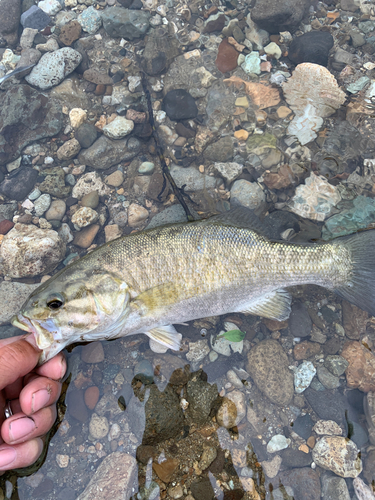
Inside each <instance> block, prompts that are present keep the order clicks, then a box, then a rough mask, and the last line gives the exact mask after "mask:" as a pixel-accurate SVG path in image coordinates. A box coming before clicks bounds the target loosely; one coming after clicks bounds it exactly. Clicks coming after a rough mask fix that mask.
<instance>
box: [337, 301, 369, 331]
mask: <svg viewBox="0 0 375 500" xmlns="http://www.w3.org/2000/svg"><path fill="white" fill-rule="evenodd" d="M342 321H343V327H344V330H345V335H346V336H347V337H348V338H349V339H352V340H359V339H360V336H361V334H362V333H366V325H367V322H368V313H367V312H366V311H362V309H360V308H359V307H357V306H354V305H353V304H351V303H350V302H348V301H346V300H344V301H343V303H342Z"/></svg>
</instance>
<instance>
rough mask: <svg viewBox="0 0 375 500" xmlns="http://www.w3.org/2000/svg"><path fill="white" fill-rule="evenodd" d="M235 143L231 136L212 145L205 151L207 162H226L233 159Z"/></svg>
mask: <svg viewBox="0 0 375 500" xmlns="http://www.w3.org/2000/svg"><path fill="white" fill-rule="evenodd" d="M233 154H234V150H233V142H232V138H231V137H230V136H226V137H222V138H221V139H219V140H218V141H216V142H215V143H214V144H210V145H209V146H207V148H206V149H205V151H204V153H203V156H204V157H205V158H206V159H207V160H211V161H217V162H226V161H230V160H232V158H233Z"/></svg>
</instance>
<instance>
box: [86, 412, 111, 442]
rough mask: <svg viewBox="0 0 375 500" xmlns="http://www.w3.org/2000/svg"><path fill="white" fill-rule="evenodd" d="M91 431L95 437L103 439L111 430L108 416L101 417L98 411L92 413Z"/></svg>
mask: <svg viewBox="0 0 375 500" xmlns="http://www.w3.org/2000/svg"><path fill="white" fill-rule="evenodd" d="M89 431H90V434H91V436H92V437H93V438H94V439H103V438H105V437H106V435H107V434H108V432H109V423H108V420H107V418H106V417H99V415H97V414H96V413H93V414H92V415H91V419H90V424H89Z"/></svg>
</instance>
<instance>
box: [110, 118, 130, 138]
mask: <svg viewBox="0 0 375 500" xmlns="http://www.w3.org/2000/svg"><path fill="white" fill-rule="evenodd" d="M133 129H134V122H133V121H132V120H127V119H126V118H125V117H124V116H117V117H116V118H115V119H114V120H113V121H111V123H108V125H105V126H104V127H103V134H105V135H106V136H107V137H109V138H110V139H122V138H123V137H125V136H127V135H129V134H130V132H131V131H132V130H133Z"/></svg>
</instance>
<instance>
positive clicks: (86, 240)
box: [73, 224, 100, 248]
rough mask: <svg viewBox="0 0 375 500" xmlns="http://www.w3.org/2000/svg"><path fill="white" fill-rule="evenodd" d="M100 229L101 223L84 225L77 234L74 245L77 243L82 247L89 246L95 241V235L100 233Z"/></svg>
mask: <svg viewBox="0 0 375 500" xmlns="http://www.w3.org/2000/svg"><path fill="white" fill-rule="evenodd" d="M99 229H100V226H99V224H92V225H90V226H88V227H84V228H83V229H82V230H81V231H79V232H78V233H76V234H75V236H74V239H73V245H77V246H78V247H80V248H89V246H91V244H92V243H93V241H94V239H95V236H96V235H97V234H98V231H99Z"/></svg>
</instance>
